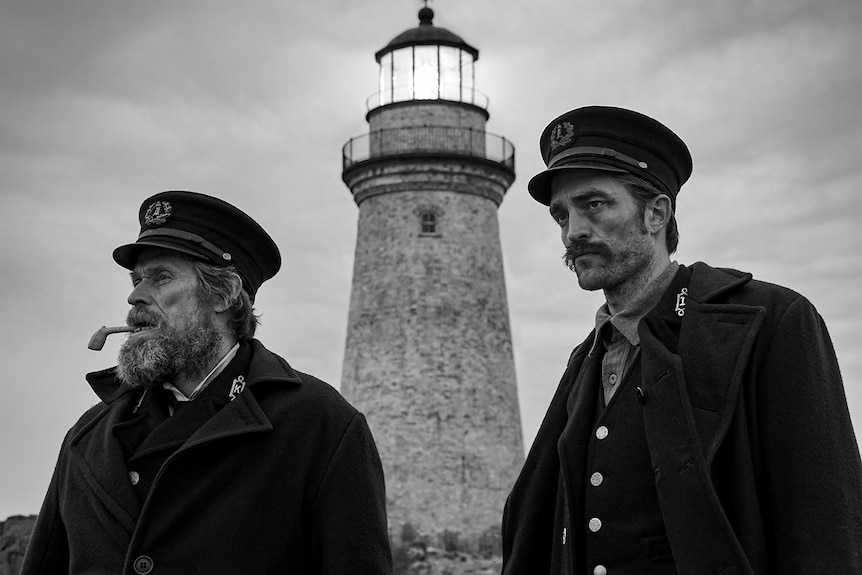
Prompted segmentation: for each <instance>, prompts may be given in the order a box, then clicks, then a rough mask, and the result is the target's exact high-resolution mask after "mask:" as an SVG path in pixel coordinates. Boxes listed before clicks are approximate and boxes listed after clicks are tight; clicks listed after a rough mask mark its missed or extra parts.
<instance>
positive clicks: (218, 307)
mask: <svg viewBox="0 0 862 575" xmlns="http://www.w3.org/2000/svg"><path fill="white" fill-rule="evenodd" d="M229 309H230V303H229V302H228V301H227V298H223V297H220V298H216V300H215V301H214V302H213V311H214V312H216V313H223V312H226V311H227V310H229Z"/></svg>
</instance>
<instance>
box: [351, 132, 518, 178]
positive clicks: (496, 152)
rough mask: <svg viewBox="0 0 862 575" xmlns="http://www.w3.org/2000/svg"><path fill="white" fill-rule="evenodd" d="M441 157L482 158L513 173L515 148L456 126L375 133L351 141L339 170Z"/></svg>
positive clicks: (493, 138)
mask: <svg viewBox="0 0 862 575" xmlns="http://www.w3.org/2000/svg"><path fill="white" fill-rule="evenodd" d="M416 153H423V154H424V153H443V154H455V155H463V156H470V157H475V158H483V159H486V160H490V161H492V162H497V163H500V164H503V165H504V166H506V167H507V168H509V169H511V170H514V169H515V146H514V145H513V144H512V142H510V141H509V140H507V139H506V138H504V137H502V136H498V135H496V134H489V133H488V132H485V131H481V130H474V129H472V128H461V127H456V126H411V127H406V128H387V129H382V130H375V131H373V132H369V133H367V134H362V135H361V136H356V137H355V138H350V140H348V142H347V143H346V144H344V148H343V149H342V167H343V169H345V170H346V169H348V168H350V167H351V166H353V165H354V164H357V163H359V162H364V161H367V160H373V159H377V158H385V157H391V156H399V155H408V154H416Z"/></svg>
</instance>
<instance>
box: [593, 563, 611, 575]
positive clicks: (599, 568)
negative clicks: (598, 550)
mask: <svg viewBox="0 0 862 575" xmlns="http://www.w3.org/2000/svg"><path fill="white" fill-rule="evenodd" d="M593 575H608V568H607V567H605V566H604V565H596V566H595V567H593Z"/></svg>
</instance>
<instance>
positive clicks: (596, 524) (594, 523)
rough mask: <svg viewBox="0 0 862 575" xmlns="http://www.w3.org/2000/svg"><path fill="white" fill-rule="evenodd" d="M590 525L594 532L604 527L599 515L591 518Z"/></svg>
mask: <svg viewBox="0 0 862 575" xmlns="http://www.w3.org/2000/svg"><path fill="white" fill-rule="evenodd" d="M589 527H590V531H592V532H593V533H598V532H599V529H601V528H602V520H601V519H599V518H598V517H593V518H592V519H590V523H589Z"/></svg>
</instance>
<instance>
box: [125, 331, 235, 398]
mask: <svg viewBox="0 0 862 575" xmlns="http://www.w3.org/2000/svg"><path fill="white" fill-rule="evenodd" d="M160 331H161V333H160V334H159V335H157V336H156V337H152V338H149V339H146V340H142V341H133V340H128V341H126V342H125V343H124V344H123V345H122V347H120V353H119V356H118V358H117V378H118V379H119V380H120V382H122V383H124V384H125V385H128V386H129V387H145V386H154V385H159V384H161V383H162V382H165V381H173V380H174V379H175V378H176V376H177V375H178V374H181V373H182V374H187V375H194V374H197V373H202V372H203V371H204V370H206V369H207V368H209V367H212V365H213V364H214V363H215V362H216V361H217V360H218V357H216V356H217V355H218V352H219V350H220V349H221V345H222V343H223V338H222V336H221V334H219V332H218V330H216V328H215V326H214V325H213V324H212V322H211V321H209V322H206V323H205V324H204V325H194V326H182V327H165V326H162V327H161V328H160Z"/></svg>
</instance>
